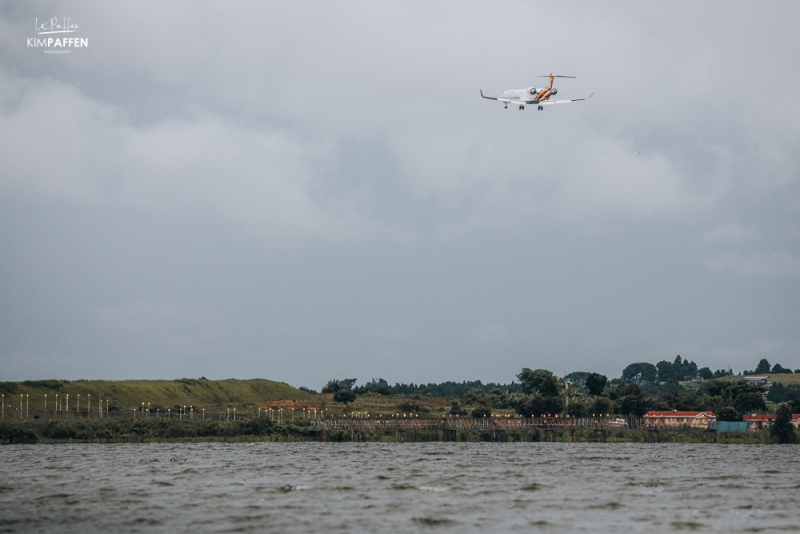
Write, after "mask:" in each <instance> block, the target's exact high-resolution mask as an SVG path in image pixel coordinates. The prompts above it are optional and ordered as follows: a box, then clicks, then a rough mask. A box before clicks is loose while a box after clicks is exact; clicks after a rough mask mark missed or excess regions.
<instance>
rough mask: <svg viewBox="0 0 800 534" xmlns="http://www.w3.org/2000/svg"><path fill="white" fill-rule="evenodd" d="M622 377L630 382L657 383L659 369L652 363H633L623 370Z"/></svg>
mask: <svg viewBox="0 0 800 534" xmlns="http://www.w3.org/2000/svg"><path fill="white" fill-rule="evenodd" d="M622 379H623V380H624V381H625V382H627V383H628V384H642V383H655V382H657V381H658V369H656V366H655V365H653V364H652V363H647V362H639V363H632V364H630V365H629V366H627V367H626V368H625V369H623V370H622Z"/></svg>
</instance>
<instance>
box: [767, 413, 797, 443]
mask: <svg viewBox="0 0 800 534" xmlns="http://www.w3.org/2000/svg"><path fill="white" fill-rule="evenodd" d="M769 434H770V436H772V437H773V438H778V440H779V441H780V442H781V443H794V438H795V435H794V427H793V426H792V412H791V410H789V407H788V406H781V407H780V408H779V409H778V414H777V415H776V416H775V421H774V422H773V423H772V424H771V425H770V427H769Z"/></svg>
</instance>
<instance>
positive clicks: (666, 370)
mask: <svg viewBox="0 0 800 534" xmlns="http://www.w3.org/2000/svg"><path fill="white" fill-rule="evenodd" d="M678 358H680V356H678ZM656 369H658V381H659V382H677V381H678V374H677V373H676V372H675V366H674V365H672V364H671V363H670V362H668V361H666V360H661V361H660V362H658V363H657V364H656Z"/></svg>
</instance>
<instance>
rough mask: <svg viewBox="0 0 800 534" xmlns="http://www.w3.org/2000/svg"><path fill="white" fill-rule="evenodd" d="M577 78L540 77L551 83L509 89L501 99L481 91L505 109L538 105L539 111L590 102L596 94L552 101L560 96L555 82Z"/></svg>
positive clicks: (560, 76) (484, 96) (559, 75)
mask: <svg viewBox="0 0 800 534" xmlns="http://www.w3.org/2000/svg"><path fill="white" fill-rule="evenodd" d="M574 77H575V76H562V75H561V74H550V75H549V76H539V78H550V83H549V84H547V87H528V88H527V89H509V90H508V91H505V92H504V93H503V96H502V97H500V98H495V97H493V96H486V95H484V94H483V90H481V96H482V97H483V98H488V99H489V100H499V101H500V102H503V104H505V109H508V105H509V104H519V109H525V104H536V105H537V106H538V107H539V111H542V110H543V109H544V106H549V105H551V104H566V103H567V102H578V101H580V100H589V99H590V98H592V96H593V95H594V93H592V94H591V95H589V96H587V97H586V98H573V99H572V100H550V97H551V96H555V95H556V94H558V89H556V88H555V87H553V80H555V79H556V78H574Z"/></svg>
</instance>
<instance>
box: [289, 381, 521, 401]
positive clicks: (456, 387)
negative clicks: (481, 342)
mask: <svg viewBox="0 0 800 534" xmlns="http://www.w3.org/2000/svg"><path fill="white" fill-rule="evenodd" d="M355 383H356V379H355V378H346V379H343V380H329V381H328V383H327V384H325V387H323V388H322V393H334V394H336V393H337V392H338V391H341V390H347V391H352V392H353V393H355V394H356V395H364V394H366V393H378V394H380V395H405V396H411V395H428V394H430V395H431V396H434V397H458V396H461V395H464V394H465V393H467V392H468V391H470V390H478V391H483V392H487V393H488V392H490V391H493V390H498V391H501V392H506V393H519V392H521V391H522V385H521V384H519V383H517V382H511V383H510V384H495V383H494V382H489V383H486V384H484V383H483V382H481V381H480V380H472V381H463V382H449V381H448V382H442V383H440V384H436V383H430V384H414V383H413V382H412V383H410V384H401V383H399V382H398V383H396V384H395V385H394V386H392V385H389V383H388V382H387V381H386V380H384V379H383V378H377V379H376V378H373V379H372V380H371V381H370V382H367V383H365V384H363V385H361V386H356V385H355ZM301 389H305V388H301ZM306 391H311V390H308V389H306Z"/></svg>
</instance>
